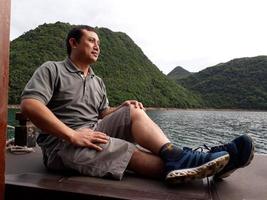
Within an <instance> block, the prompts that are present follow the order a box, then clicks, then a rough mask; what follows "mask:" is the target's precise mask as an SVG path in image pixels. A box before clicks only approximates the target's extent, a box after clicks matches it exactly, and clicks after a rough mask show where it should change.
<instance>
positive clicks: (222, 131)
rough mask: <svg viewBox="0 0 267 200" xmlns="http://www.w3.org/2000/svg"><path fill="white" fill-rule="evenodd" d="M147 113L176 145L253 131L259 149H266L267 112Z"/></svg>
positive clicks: (224, 139) (227, 138)
mask: <svg viewBox="0 0 267 200" xmlns="http://www.w3.org/2000/svg"><path fill="white" fill-rule="evenodd" d="M147 114H148V115H149V116H150V117H151V118H152V119H153V120H154V121H155V122H156V123H157V124H158V125H159V126H160V127H161V128H162V129H163V131H164V132H165V133H166V134H167V135H168V137H169V138H170V139H171V140H172V142H173V143H175V144H176V145H178V146H180V147H183V146H188V147H192V148H194V147H198V146H201V145H203V144H204V143H205V144H208V145H209V146H213V145H218V144H220V142H227V141H230V140H232V139H233V138H235V137H236V136H239V135H241V134H243V133H246V134H248V135H250V136H251V137H252V138H253V139H254V141H255V146H256V152H257V153H267V112H250V111H217V110H216V111H214V110H212V111H211V110H150V111H147Z"/></svg>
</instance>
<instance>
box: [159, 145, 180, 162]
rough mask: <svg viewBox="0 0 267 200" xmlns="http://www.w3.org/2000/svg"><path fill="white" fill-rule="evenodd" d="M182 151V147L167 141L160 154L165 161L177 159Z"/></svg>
mask: <svg viewBox="0 0 267 200" xmlns="http://www.w3.org/2000/svg"><path fill="white" fill-rule="evenodd" d="M182 151H183V150H182V149H180V148H178V147H176V146H175V145H173V144H172V143H166V144H164V145H163V146H162V147H161V149H160V151H159V156H160V158H161V159H162V160H164V161H168V160H175V159H177V158H178V157H179V155H180V154H181V153H182Z"/></svg>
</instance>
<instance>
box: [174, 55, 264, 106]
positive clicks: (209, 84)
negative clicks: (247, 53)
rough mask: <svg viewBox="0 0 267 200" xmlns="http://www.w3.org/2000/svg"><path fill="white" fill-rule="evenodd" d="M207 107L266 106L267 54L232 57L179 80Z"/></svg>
mask: <svg viewBox="0 0 267 200" xmlns="http://www.w3.org/2000/svg"><path fill="white" fill-rule="evenodd" d="M178 83H179V84H182V85H183V86H184V87H186V88H187V89H190V90H192V91H195V92H198V93H199V94H200V95H201V96H202V98H203V100H204V102H205V104H206V106H207V107H213V108H214V107H215V108H244V109H265V110H266V109H267V56H257V57H251V58H239V59H234V60H231V61H229V62H226V63H221V64H218V65H216V66H213V67H209V68H207V69H205V70H203V71H200V72H199V73H196V74H193V75H191V76H189V77H187V78H185V79H181V80H178Z"/></svg>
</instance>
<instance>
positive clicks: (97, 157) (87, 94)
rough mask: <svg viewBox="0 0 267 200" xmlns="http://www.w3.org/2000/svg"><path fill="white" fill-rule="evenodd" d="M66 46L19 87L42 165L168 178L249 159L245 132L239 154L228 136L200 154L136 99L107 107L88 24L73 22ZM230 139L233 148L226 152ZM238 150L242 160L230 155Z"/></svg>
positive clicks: (211, 170) (107, 174)
mask: <svg viewBox="0 0 267 200" xmlns="http://www.w3.org/2000/svg"><path fill="white" fill-rule="evenodd" d="M66 45H67V52H68V58H66V59H65V60H64V61H61V62H46V63H44V64H43V65H42V66H41V67H39V68H38V69H37V70H36V72H35V73H34V75H33V76H32V78H31V79H30V80H29V82H28V84H27V85H26V87H25V89H24V91H23V93H22V102H21V109H22V112H23V113H25V114H26V115H27V116H28V117H29V118H30V120H31V121H32V122H33V123H34V124H35V125H36V126H37V127H39V128H40V129H41V130H42V132H41V134H40V135H39V136H38V139H37V142H38V144H39V145H40V146H41V148H42V151H43V158H44V164H45V166H46V167H47V168H48V169H51V170H60V171H63V170H74V171H77V172H79V173H81V174H84V175H89V176H97V177H113V178H115V179H119V180H120V179H122V177H123V174H124V172H125V170H126V169H128V170H131V171H134V172H135V173H138V174H140V175H144V176H147V177H158V178H162V177H163V178H165V180H166V181H167V182H171V183H176V182H181V181H184V180H192V179H196V178H204V177H207V176H212V175H216V174H219V173H221V174H223V175H225V174H226V173H228V172H229V171H232V170H235V169H237V168H239V167H243V166H244V165H246V164H248V163H249V162H250V160H251V159H250V155H249V156H248V155H247V154H252V153H251V152H253V150H252V149H253V144H252V141H251V139H250V138H248V139H247V138H246V140H245V143H246V145H247V146H250V151H249V150H247V151H246V154H245V155H243V154H244V153H243V152H244V151H243V146H244V145H241V146H242V147H237V145H236V144H235V143H233V142H232V143H229V144H228V145H226V146H225V147H218V148H213V149H212V150H210V151H209V152H207V153H204V152H199V151H193V150H192V149H189V148H184V149H179V148H177V147H175V146H174V145H173V144H171V143H170V141H169V139H168V138H167V137H166V136H165V134H164V133H163V132H162V130H161V129H160V128H159V127H158V126H157V125H156V124H155V123H154V122H153V121H152V120H151V119H150V118H149V117H148V116H147V115H146V113H145V112H144V108H143V105H142V103H140V102H137V101H135V100H128V101H125V102H124V103H122V104H121V105H120V106H119V107H117V108H111V107H109V104H108V99H107V95H106V89H105V85H104V83H103V81H102V80H101V79H100V78H99V77H97V76H96V75H95V74H94V72H93V70H92V68H91V67H90V65H91V64H93V63H95V62H96V61H97V59H98V56H99V53H100V47H99V45H100V41H99V38H98V35H97V33H96V32H95V30H94V29H93V28H92V27H89V26H76V27H75V28H73V29H72V30H71V31H70V32H69V34H68V36H67V39H66ZM243 137H244V136H242V140H244V138H243ZM135 144H139V145H140V146H142V147H143V148H145V149H147V150H149V151H144V150H140V149H139V148H137V147H136V145H135ZM230 144H231V145H232V144H233V146H234V147H235V148H236V150H235V151H233V152H230V151H229V152H228V149H229V148H228V147H229V145H230ZM231 145H230V146H231ZM231 147H232V146H231ZM229 153H230V156H229ZM239 156H242V157H244V159H245V161H246V163H240V162H237V158H238V157H239ZM233 158H234V160H233ZM229 159H230V161H229ZM229 166H230V168H229ZM220 176H221V175H220Z"/></svg>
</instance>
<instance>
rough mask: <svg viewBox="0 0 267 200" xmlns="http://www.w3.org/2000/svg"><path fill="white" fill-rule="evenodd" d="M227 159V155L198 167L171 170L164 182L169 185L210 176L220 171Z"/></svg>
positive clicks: (228, 157)
mask: <svg viewBox="0 0 267 200" xmlns="http://www.w3.org/2000/svg"><path fill="white" fill-rule="evenodd" d="M229 159H230V156H229V154H226V155H224V156H221V157H219V158H216V159H214V160H212V161H210V162H207V163H205V164H203V165H201V166H198V167H194V168H187V169H180V170H173V171H171V172H169V173H168V174H167V176H166V178H165V181H166V182H167V183H169V184H177V183H183V182H188V181H192V180H195V179H202V178H205V177H209V176H212V175H214V174H216V173H217V172H219V171H221V170H222V169H223V168H224V167H225V166H226V165H227V163H228V162H229Z"/></svg>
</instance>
